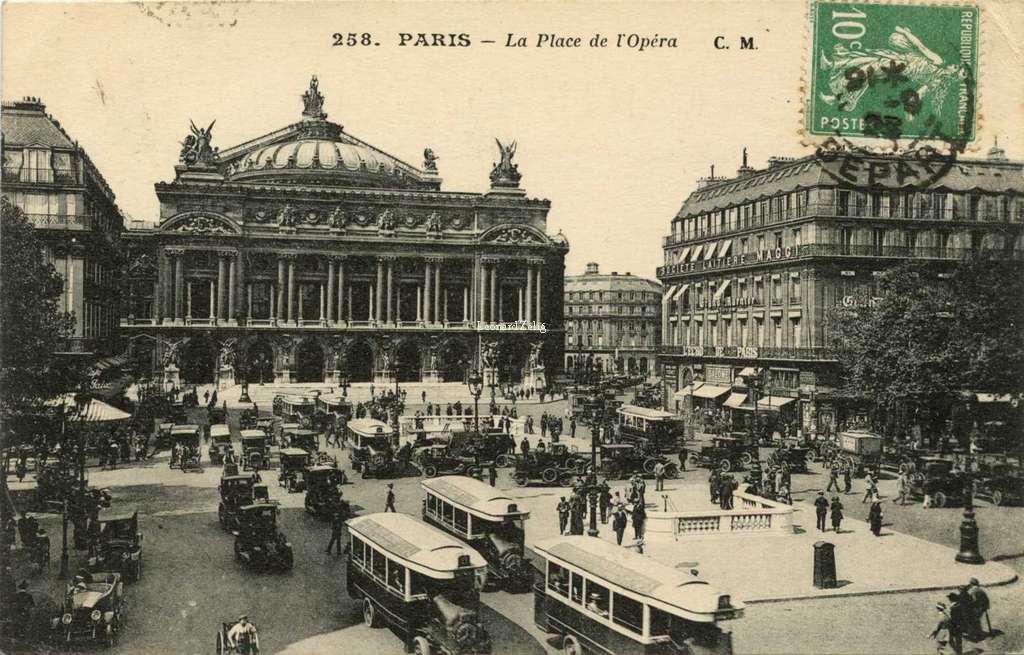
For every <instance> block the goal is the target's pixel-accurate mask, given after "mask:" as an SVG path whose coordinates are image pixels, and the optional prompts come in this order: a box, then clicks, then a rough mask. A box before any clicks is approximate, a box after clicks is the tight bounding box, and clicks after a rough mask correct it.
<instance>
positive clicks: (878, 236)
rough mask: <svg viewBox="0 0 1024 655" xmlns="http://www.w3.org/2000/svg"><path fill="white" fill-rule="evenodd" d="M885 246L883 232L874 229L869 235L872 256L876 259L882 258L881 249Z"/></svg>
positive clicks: (880, 229)
mask: <svg viewBox="0 0 1024 655" xmlns="http://www.w3.org/2000/svg"><path fill="white" fill-rule="evenodd" d="M884 244H885V230H883V229H882V228H878V227H876V228H875V229H874V230H872V233H871V246H872V254H874V255H875V256H876V257H881V256H882V247H883V245H884Z"/></svg>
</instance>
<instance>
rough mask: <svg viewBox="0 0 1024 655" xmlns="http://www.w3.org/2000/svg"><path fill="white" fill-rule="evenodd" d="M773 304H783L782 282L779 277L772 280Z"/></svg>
mask: <svg viewBox="0 0 1024 655" xmlns="http://www.w3.org/2000/svg"><path fill="white" fill-rule="evenodd" d="M772 304H773V305H781V304H782V280H780V279H779V278H778V276H776V277H773V278H772Z"/></svg>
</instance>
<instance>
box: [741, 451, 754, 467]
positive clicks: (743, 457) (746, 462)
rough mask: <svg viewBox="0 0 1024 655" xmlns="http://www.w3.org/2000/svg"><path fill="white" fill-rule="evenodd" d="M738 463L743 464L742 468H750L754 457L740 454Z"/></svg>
mask: <svg viewBox="0 0 1024 655" xmlns="http://www.w3.org/2000/svg"><path fill="white" fill-rule="evenodd" d="M740 461H741V462H743V466H750V465H751V464H752V463H753V461H754V456H753V455H751V454H750V453H741V454H740Z"/></svg>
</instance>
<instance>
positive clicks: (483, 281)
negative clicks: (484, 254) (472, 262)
mask: <svg viewBox="0 0 1024 655" xmlns="http://www.w3.org/2000/svg"><path fill="white" fill-rule="evenodd" d="M479 271H480V272H479V273H478V274H477V276H476V286H477V292H478V293H479V296H480V297H479V302H478V303H477V315H476V320H477V321H479V322H481V323H486V322H487V314H485V313H484V309H485V308H486V307H485V303H486V302H487V266H486V265H484V262H483V260H480V265H479Z"/></svg>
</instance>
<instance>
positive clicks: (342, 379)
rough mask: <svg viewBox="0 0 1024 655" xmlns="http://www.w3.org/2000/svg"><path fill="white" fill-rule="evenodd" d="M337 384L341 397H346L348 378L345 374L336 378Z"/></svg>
mask: <svg viewBox="0 0 1024 655" xmlns="http://www.w3.org/2000/svg"><path fill="white" fill-rule="evenodd" d="M338 386H339V387H341V397H342V398H348V387H349V380H348V376H347V375H342V376H341V377H340V378H339V379H338Z"/></svg>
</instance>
